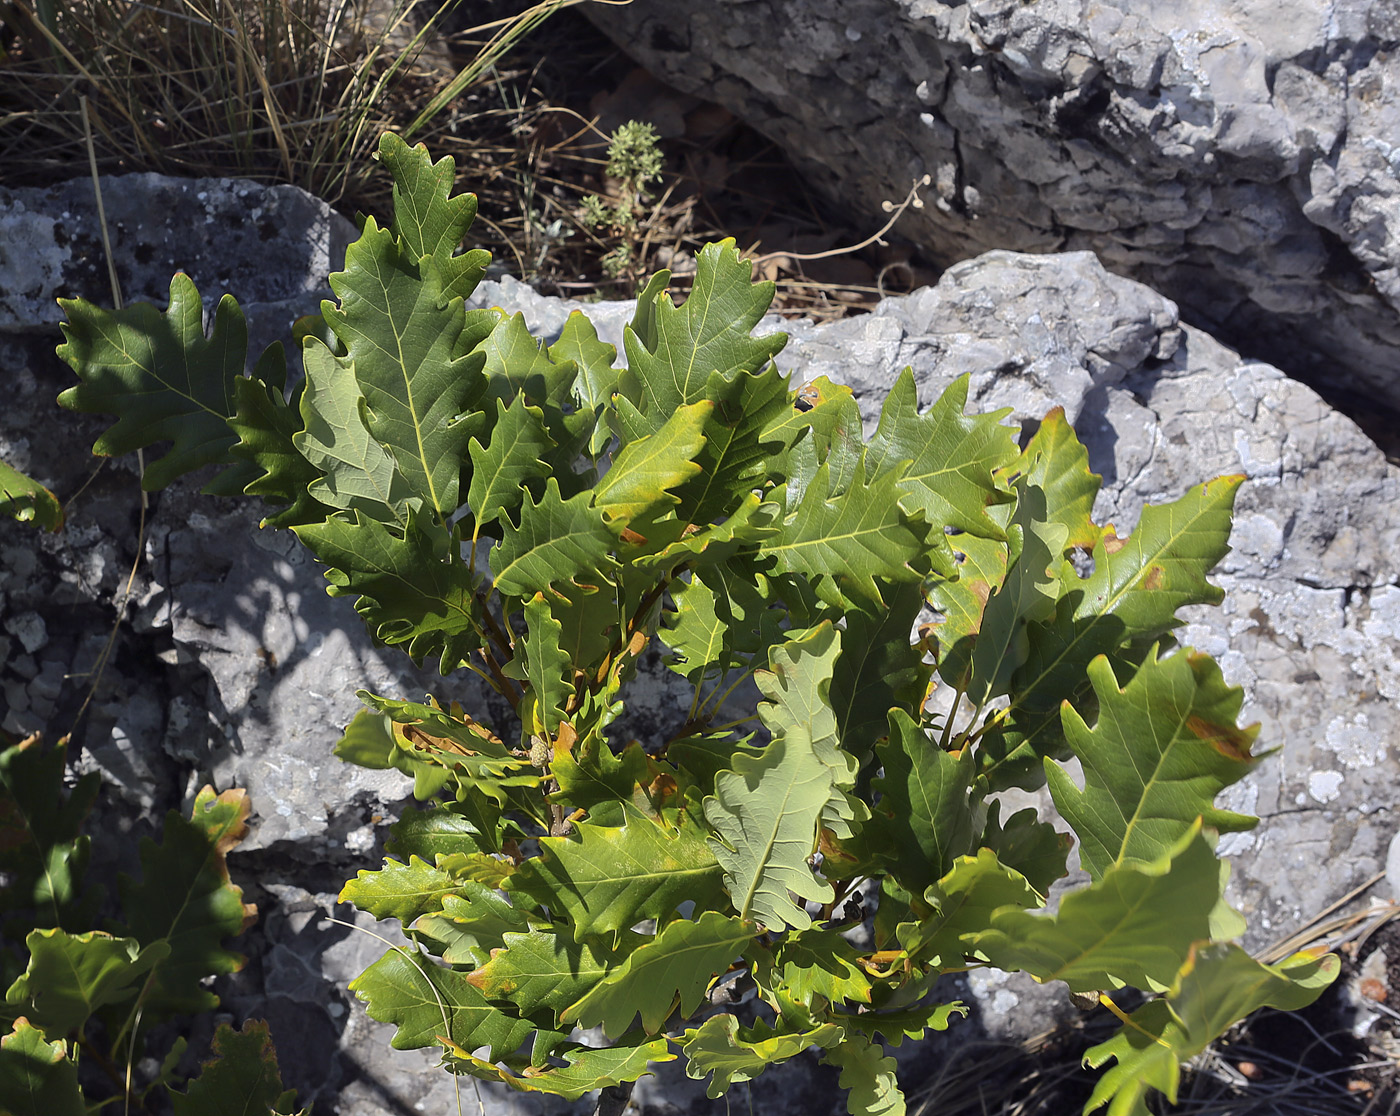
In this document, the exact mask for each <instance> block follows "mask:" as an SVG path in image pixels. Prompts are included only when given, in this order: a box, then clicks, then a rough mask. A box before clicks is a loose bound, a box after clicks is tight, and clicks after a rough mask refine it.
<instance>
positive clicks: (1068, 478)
mask: <svg viewBox="0 0 1400 1116" xmlns="http://www.w3.org/2000/svg"><path fill="white" fill-rule="evenodd" d="M1002 473H1003V475H1017V476H1020V477H1022V478H1024V479H1025V481H1026V482H1027V483H1028V484H1031V485H1034V486H1035V487H1037V488H1039V489H1040V490H1041V491H1043V492H1044V493H1045V504H1046V508H1047V510H1048V514H1049V517H1050V522H1052V523H1058V524H1060V525H1061V526H1063V527H1064V529H1065V546H1066V547H1079V548H1081V549H1083V550H1092V549H1093V548H1094V546H1095V545H1096V544H1097V543H1098V541H1099V539H1101V538H1102V537H1103V534H1104V530H1105V528H1103V527H1100V526H1099V525H1098V524H1096V523H1095V522H1094V521H1093V519H1092V512H1093V510H1094V498H1095V497H1096V496H1098V494H1099V484H1100V482H1101V481H1102V480H1103V478H1102V477H1100V476H1099V475H1098V474H1097V473H1092V472H1090V471H1089V451H1088V450H1086V449H1085V448H1084V446H1083V444H1082V443H1081V442H1080V441H1079V438H1078V437H1077V436H1076V435H1075V433H1074V428H1073V427H1072V426H1070V424H1069V423H1068V422H1067V421H1066V420H1065V409H1064V408H1063V407H1055V408H1053V409H1052V410H1051V411H1050V413H1049V414H1047V415H1046V416H1045V417H1044V418H1043V419H1042V420H1041V422H1040V426H1039V428H1038V429H1037V430H1036V432H1035V435H1034V437H1032V438H1031V440H1030V441H1029V442H1028V443H1027V444H1026V448H1025V449H1024V450H1022V451H1021V456H1020V457H1018V458H1017V459H1016V460H1015V461H1014V462H1013V463H1012V464H1010V465H1008V466H1006V467H1005V468H1004V469H1003V470H1002Z"/></svg>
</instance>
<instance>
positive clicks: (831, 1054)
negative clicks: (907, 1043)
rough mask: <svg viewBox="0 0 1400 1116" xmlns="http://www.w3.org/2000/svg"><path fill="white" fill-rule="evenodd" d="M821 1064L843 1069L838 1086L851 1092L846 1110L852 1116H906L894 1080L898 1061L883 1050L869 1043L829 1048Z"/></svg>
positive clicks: (901, 1095) (900, 1094) (901, 1094)
mask: <svg viewBox="0 0 1400 1116" xmlns="http://www.w3.org/2000/svg"><path fill="white" fill-rule="evenodd" d="M822 1061H823V1062H825V1063H826V1064H827V1065H829V1066H840V1067H841V1078H840V1081H839V1082H838V1083H839V1084H840V1086H841V1088H843V1089H847V1090H849V1096H847V1098H846V1109H847V1111H849V1112H850V1113H851V1116H904V1112H905V1107H904V1094H903V1093H902V1092H901V1091H900V1088H899V1082H898V1080H896V1078H895V1067H896V1063H895V1060H894V1059H893V1058H891V1057H888V1056H887V1055H886V1054H885V1051H884V1048H883V1047H880V1046H876V1045H874V1044H873V1043H870V1042H860V1041H854V1042H853V1041H851V1039H850V1037H849V1036H848V1037H847V1038H846V1040H845V1041H844V1042H839V1043H836V1044H834V1045H832V1046H830V1047H828V1048H827V1050H826V1052H825V1053H824V1054H823V1055H822Z"/></svg>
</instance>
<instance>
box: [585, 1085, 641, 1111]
mask: <svg viewBox="0 0 1400 1116" xmlns="http://www.w3.org/2000/svg"><path fill="white" fill-rule="evenodd" d="M634 1084H635V1082H632V1081H624V1082H623V1083H622V1084H621V1085H609V1086H608V1087H607V1088H606V1089H604V1090H603V1091H602V1092H601V1093H599V1094H598V1107H597V1109H596V1110H594V1113H593V1116H622V1113H623V1112H624V1111H626V1109H627V1102H628V1101H630V1100H631V1099H632V1086H633V1085H634Z"/></svg>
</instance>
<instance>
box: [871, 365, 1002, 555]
mask: <svg viewBox="0 0 1400 1116" xmlns="http://www.w3.org/2000/svg"><path fill="white" fill-rule="evenodd" d="M970 379H971V375H970V374H965V375H962V376H959V377H958V378H957V379H956V380H954V381H953V382H952V383H951V384H950V385H949V386H948V388H947V390H945V391H944V392H943V394H942V395H941V396H940V397H939V398H938V400H937V402H935V403H934V405H933V406H932V407H930V408H929V410H928V411H927V412H926V413H925V414H922V415H921V414H919V407H918V389H917V388H916V387H915V386H914V373H913V370H912V369H909V368H906V369H905V370H904V371H903V372H901V373H900V374H899V377H898V378H897V379H896V380H895V382H894V386H893V387H892V388H890V393H889V395H888V396H887V397H886V399H885V405H884V407H883V409H882V410H881V412H880V425H879V427H878V428H877V429H876V431H875V436H874V437H873V438H871V439H870V449H869V451H868V452H867V455H866V464H867V466H868V467H869V469H870V473H871V475H872V476H879V475H880V474H881V473H884V472H890V471H893V472H898V473H900V479H899V489H900V493H901V497H900V499H901V503H902V504H903V506H904V509H905V510H906V511H907V512H909V513H910V514H911V515H913V514H916V513H917V512H922V513H923V518H924V519H925V520H926V521H927V522H929V523H931V524H934V525H935V526H937V527H955V528H957V529H958V530H960V531H967V532H968V533H970V534H973V535H980V536H983V537H985V538H991V539H1000V538H1004V537H1005V536H1004V535H1003V534H1002V528H1001V525H1000V524H999V523H998V522H997V520H995V519H993V518H992V517H991V516H989V515H988V514H987V511H988V508H993V507H996V506H997V505H998V504H1004V503H1007V502H1008V501H1009V500H1010V496H1009V495H1008V494H1007V493H1006V491H1005V489H1003V488H1001V487H1000V486H999V485H998V484H997V483H996V480H995V474H996V472H997V470H998V469H1001V468H1002V467H1003V466H1005V465H1007V464H1009V463H1010V462H1012V461H1014V460H1015V459H1016V441H1015V431H1014V430H1013V429H1012V428H1011V427H1009V426H1003V425H1002V423H1001V420H1002V419H1003V418H1005V417H1006V416H1007V415H1008V414H1010V409H1009V408H1008V409H1007V410H1002V411H994V412H992V413H990V414H985V415H966V414H964V413H963V409H964V408H965V407H966V406H967V388H968V383H969V381H970ZM906 461H907V462H910V464H909V465H908V466H907V467H905V468H903V469H900V465H901V464H902V463H903V462H906Z"/></svg>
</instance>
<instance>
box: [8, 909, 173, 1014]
mask: <svg viewBox="0 0 1400 1116" xmlns="http://www.w3.org/2000/svg"><path fill="white" fill-rule="evenodd" d="M24 944H25V946H26V947H27V948H28V950H29V965H28V967H27V968H26V969H25V971H24V975H23V976H21V977H20V978H19V979H18V980H17V981H15V982H14V984H12V985H11V986H10V988H9V990H8V991H7V992H6V993H5V1002H6V1003H7V1004H9V1005H10V1006H11V1008H17V1009H18V1014H20V1015H24V1016H26V1017H28V1018H29V1020H30V1021H31V1022H32V1023H33V1024H34V1025H35V1026H36V1027H40V1028H42V1029H43V1030H44V1031H46V1032H48V1033H49V1034H51V1035H66V1034H68V1032H69V1031H72V1030H76V1029H77V1028H80V1027H82V1026H83V1024H85V1023H86V1022H87V1021H88V1019H89V1018H90V1017H91V1016H92V1015H93V1013H94V1012H96V1011H97V1010H98V1009H99V1008H102V1007H106V1006H107V1005H108V1004H116V1003H121V1002H122V1001H123V1000H128V999H130V998H131V997H133V996H135V995H136V993H137V992H138V991H139V990H140V986H141V984H142V983H143V982H144V981H145V979H146V974H147V973H148V972H150V970H151V969H152V968H153V967H154V966H156V965H158V964H159V963H160V962H161V961H164V960H165V958H166V957H168V956H169V954H170V945H169V943H168V942H164V941H157V942H152V943H151V944H150V945H148V946H146V948H145V949H142V948H141V944H140V943H139V942H137V941H136V940H135V939H134V938H115V937H113V936H112V935H111V934H104V933H102V932H101V931H99V930H92V931H89V932H88V933H86V934H69V933H67V932H66V931H64V930H59V929H53V930H33V931H31V932H30V933H29V935H28V937H26V938H25V940H24Z"/></svg>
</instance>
